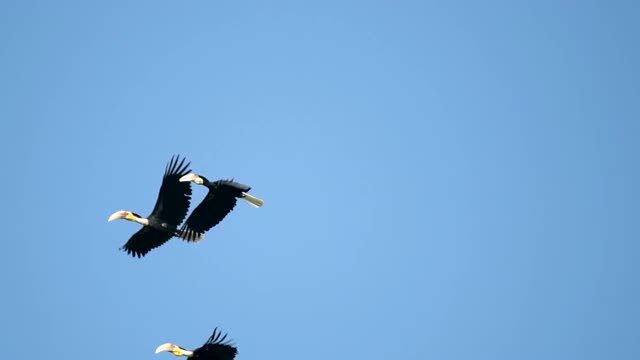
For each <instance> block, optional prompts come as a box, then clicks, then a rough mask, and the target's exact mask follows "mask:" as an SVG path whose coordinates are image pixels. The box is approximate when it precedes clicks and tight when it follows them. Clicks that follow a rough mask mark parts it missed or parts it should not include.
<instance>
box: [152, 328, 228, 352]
mask: <svg viewBox="0 0 640 360" xmlns="http://www.w3.org/2000/svg"><path fill="white" fill-rule="evenodd" d="M226 338H227V334H225V335H224V336H222V332H220V331H218V328H215V329H214V330H213V335H211V336H210V337H209V340H207V342H205V343H204V345H202V346H201V347H199V348H197V349H195V350H187V349H185V348H183V347H180V346H178V345H175V344H172V343H166V344H162V345H160V346H158V347H157V348H156V354H158V353H161V352H163V351H168V352H171V353H173V355H175V356H186V357H187V358H189V359H200V360H233V358H235V357H236V355H237V354H238V349H237V348H236V347H235V346H233V345H232V344H231V343H229V342H225V341H224V340H225V339H226Z"/></svg>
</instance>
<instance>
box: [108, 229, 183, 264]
mask: <svg viewBox="0 0 640 360" xmlns="http://www.w3.org/2000/svg"><path fill="white" fill-rule="evenodd" d="M172 237H173V234H172V233H171V232H168V231H162V230H157V229H154V228H152V227H149V226H143V227H142V229H140V230H138V232H137V233H135V234H133V235H132V236H131V238H130V239H129V241H127V243H126V244H124V245H123V246H122V247H121V248H120V250H123V251H126V252H127V254H129V255H131V256H133V257H136V256H137V257H143V256H145V255H146V254H147V253H148V252H149V251H151V250H152V249H155V248H157V247H158V246H160V245H162V244H164V243H166V242H167V241H169V239H171V238H172Z"/></svg>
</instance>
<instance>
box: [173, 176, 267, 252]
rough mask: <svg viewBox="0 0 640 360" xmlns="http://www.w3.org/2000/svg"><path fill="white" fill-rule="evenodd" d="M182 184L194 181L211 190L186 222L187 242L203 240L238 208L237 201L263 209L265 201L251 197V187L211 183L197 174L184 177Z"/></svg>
mask: <svg viewBox="0 0 640 360" xmlns="http://www.w3.org/2000/svg"><path fill="white" fill-rule="evenodd" d="M180 181H181V182H187V183H188V182H190V181H193V182H194V183H195V184H198V185H203V186H206V187H207V188H209V192H208V193H207V196H206V197H205V198H204V199H203V200H202V202H201V203H200V204H199V205H198V206H197V207H196V208H195V209H194V210H193V212H192V213H191V215H189V217H188V218H187V221H185V222H184V224H183V225H182V228H181V229H180V230H181V231H182V233H181V234H182V235H181V237H182V238H183V239H184V240H187V241H193V242H197V241H200V240H202V238H203V236H204V233H205V232H207V231H208V230H209V229H211V228H212V227H214V226H216V225H218V224H219V223H220V222H221V221H222V220H223V219H224V218H225V217H226V216H227V215H228V214H229V213H230V212H231V210H233V208H234V207H235V206H236V202H237V199H244V200H246V201H247V202H248V203H249V204H251V206H253V207H256V208H258V207H261V206H262V205H264V201H262V200H261V199H258V198H257V197H255V196H252V195H249V194H248V192H249V190H251V187H250V186H248V185H244V184H240V183H237V182H234V181H233V180H217V181H209V180H208V179H207V178H206V177H204V176H202V175H198V174H195V173H190V174H187V175H184V176H182V177H181V178H180Z"/></svg>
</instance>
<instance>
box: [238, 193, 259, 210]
mask: <svg viewBox="0 0 640 360" xmlns="http://www.w3.org/2000/svg"><path fill="white" fill-rule="evenodd" d="M242 198H243V199H245V200H247V202H248V203H249V204H250V205H251V206H253V207H255V208H259V207H261V206H262V205H264V201H262V199H258V198H257V197H255V196H252V195H249V194H247V193H245V192H243V193H242Z"/></svg>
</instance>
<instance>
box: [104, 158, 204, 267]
mask: <svg viewBox="0 0 640 360" xmlns="http://www.w3.org/2000/svg"><path fill="white" fill-rule="evenodd" d="M179 160H180V156H177V157H176V156H174V157H172V158H171V161H169V163H168V164H167V166H166V168H165V172H164V177H163V178H162V185H161V186H160V192H159V193H158V199H157V200H156V205H155V207H154V208H153V211H152V212H151V214H150V215H149V216H148V217H147V218H143V217H141V216H140V215H138V214H136V213H134V212H131V211H126V210H120V211H116V212H115V213H113V214H112V215H111V216H110V217H109V221H113V220H116V219H125V220H129V221H133V222H137V223H139V224H142V225H143V226H142V229H140V230H139V231H138V232H136V233H135V234H133V236H131V238H130V239H129V241H127V243H126V244H124V246H122V247H121V248H120V249H121V250H124V251H126V252H127V253H128V254H129V255H132V256H134V257H136V256H137V257H143V256H145V255H146V254H147V253H148V252H149V251H151V250H152V249H154V248H157V247H159V246H161V245H162V244H164V243H165V242H167V241H168V240H169V239H171V238H172V237H174V236H178V237H182V235H183V232H182V231H181V230H179V229H178V226H180V224H181V223H182V220H184V218H185V217H186V216H187V212H188V211H189V205H190V201H191V184H189V183H185V182H181V181H180V178H181V177H183V176H185V175H186V174H188V173H189V172H190V170H189V169H188V167H189V165H190V164H191V163H186V164H185V160H186V159H185V158H183V159H182V161H179ZM201 236H202V234H191V235H190V237H191V238H196V239H197V240H200V239H201Z"/></svg>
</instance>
